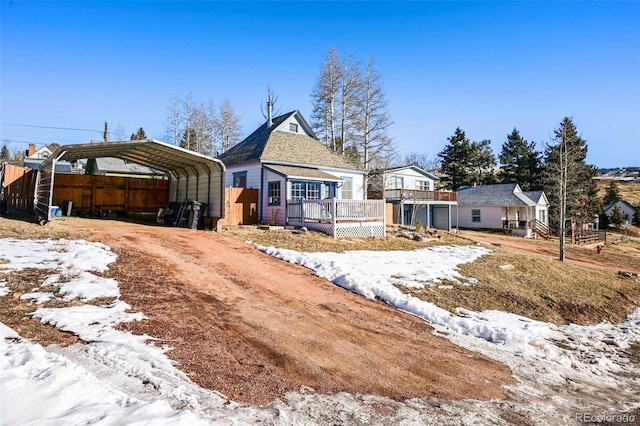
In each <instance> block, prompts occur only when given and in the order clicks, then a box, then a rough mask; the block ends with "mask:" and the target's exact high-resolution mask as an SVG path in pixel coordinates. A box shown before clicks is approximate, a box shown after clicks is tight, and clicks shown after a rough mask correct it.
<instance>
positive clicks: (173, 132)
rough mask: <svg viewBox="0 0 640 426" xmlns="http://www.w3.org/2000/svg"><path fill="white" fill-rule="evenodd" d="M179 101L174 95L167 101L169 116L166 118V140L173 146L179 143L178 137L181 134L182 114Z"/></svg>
mask: <svg viewBox="0 0 640 426" xmlns="http://www.w3.org/2000/svg"><path fill="white" fill-rule="evenodd" d="M180 105H181V103H180V99H179V98H178V95H176V94H175V93H174V94H173V96H171V98H170V99H169V108H168V109H169V116H168V117H167V131H166V137H167V140H168V141H169V142H171V143H173V144H174V145H178V144H179V143H180V135H181V133H182V112H181V108H180Z"/></svg>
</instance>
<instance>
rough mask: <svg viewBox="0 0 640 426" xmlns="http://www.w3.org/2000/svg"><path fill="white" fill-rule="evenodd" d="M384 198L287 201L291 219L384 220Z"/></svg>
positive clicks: (320, 220) (329, 220) (332, 220)
mask: <svg viewBox="0 0 640 426" xmlns="http://www.w3.org/2000/svg"><path fill="white" fill-rule="evenodd" d="M384 214H385V204H384V200H339V199H336V198H328V199H324V200H301V201H288V202H287V219H288V220H289V221H301V222H305V221H317V222H341V221H377V220H383V219H384Z"/></svg>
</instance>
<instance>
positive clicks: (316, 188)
mask: <svg viewBox="0 0 640 426" xmlns="http://www.w3.org/2000/svg"><path fill="white" fill-rule="evenodd" d="M319 199H320V184H319V183H316V182H309V183H307V200H319Z"/></svg>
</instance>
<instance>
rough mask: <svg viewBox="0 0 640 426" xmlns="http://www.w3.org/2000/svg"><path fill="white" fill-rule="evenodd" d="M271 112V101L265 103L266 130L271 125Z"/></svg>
mask: <svg viewBox="0 0 640 426" xmlns="http://www.w3.org/2000/svg"><path fill="white" fill-rule="evenodd" d="M272 110H273V103H272V102H271V101H267V129H270V128H271V126H272V125H273V119H272V114H273V111H272Z"/></svg>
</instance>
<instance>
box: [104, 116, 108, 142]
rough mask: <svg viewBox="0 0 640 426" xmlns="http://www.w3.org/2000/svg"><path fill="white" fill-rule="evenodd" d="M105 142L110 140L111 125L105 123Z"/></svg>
mask: <svg viewBox="0 0 640 426" xmlns="http://www.w3.org/2000/svg"><path fill="white" fill-rule="evenodd" d="M103 136H104V141H105V142H107V141H108V140H109V124H108V123H107V122H106V121H105V122H104V134H103Z"/></svg>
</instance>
